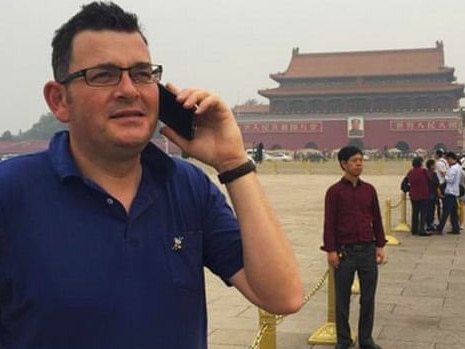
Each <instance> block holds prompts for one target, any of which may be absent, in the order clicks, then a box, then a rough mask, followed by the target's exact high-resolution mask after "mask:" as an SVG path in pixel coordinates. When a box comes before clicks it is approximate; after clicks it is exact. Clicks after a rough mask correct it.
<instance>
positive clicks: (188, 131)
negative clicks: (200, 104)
mask: <svg viewBox="0 0 465 349" xmlns="http://www.w3.org/2000/svg"><path fill="white" fill-rule="evenodd" d="M158 91H159V106H158V108H159V109H158V118H159V120H160V121H163V122H164V123H165V124H166V125H167V126H169V127H171V128H172V129H173V130H174V131H176V133H178V134H179V135H181V136H182V137H184V138H186V139H188V140H192V139H193V138H194V135H195V125H194V118H195V113H194V112H195V108H191V109H186V108H184V107H183V105H182V104H181V103H179V102H178V101H177V100H176V95H175V94H174V93H173V92H171V91H170V90H168V89H167V88H166V87H165V86H163V85H162V84H160V83H159V84H158Z"/></svg>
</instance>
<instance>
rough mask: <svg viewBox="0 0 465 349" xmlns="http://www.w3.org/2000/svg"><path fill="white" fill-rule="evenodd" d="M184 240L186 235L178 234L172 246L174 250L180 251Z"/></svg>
mask: <svg viewBox="0 0 465 349" xmlns="http://www.w3.org/2000/svg"><path fill="white" fill-rule="evenodd" d="M183 240H184V236H176V237H175V238H174V239H173V247H172V248H171V249H172V250H173V251H180V250H182V241H183Z"/></svg>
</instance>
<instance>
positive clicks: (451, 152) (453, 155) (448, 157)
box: [446, 151, 457, 160]
mask: <svg viewBox="0 0 465 349" xmlns="http://www.w3.org/2000/svg"><path fill="white" fill-rule="evenodd" d="M446 159H453V160H457V154H455V153H454V152H453V151H450V152H448V153H447V154H446Z"/></svg>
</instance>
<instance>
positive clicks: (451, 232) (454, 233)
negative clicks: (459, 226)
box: [447, 231, 460, 235]
mask: <svg viewBox="0 0 465 349" xmlns="http://www.w3.org/2000/svg"><path fill="white" fill-rule="evenodd" d="M447 234H453V235H458V234H460V232H459V231H448V232H447Z"/></svg>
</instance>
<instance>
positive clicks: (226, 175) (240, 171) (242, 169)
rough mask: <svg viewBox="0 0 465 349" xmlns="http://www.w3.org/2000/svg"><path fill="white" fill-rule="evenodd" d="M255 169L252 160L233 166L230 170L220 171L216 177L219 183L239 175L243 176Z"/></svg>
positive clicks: (229, 180)
mask: <svg viewBox="0 0 465 349" xmlns="http://www.w3.org/2000/svg"><path fill="white" fill-rule="evenodd" d="M255 169H256V166H255V163H254V162H253V161H252V160H249V161H247V162H246V163H244V164H242V165H240V166H238V167H236V168H233V169H232V170H229V171H226V172H223V173H220V174H219V175H218V179H219V180H220V183H221V184H226V183H230V182H232V181H234V180H236V179H238V178H239V177H242V176H245V175H246V174H247V173H250V172H254V171H255Z"/></svg>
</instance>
